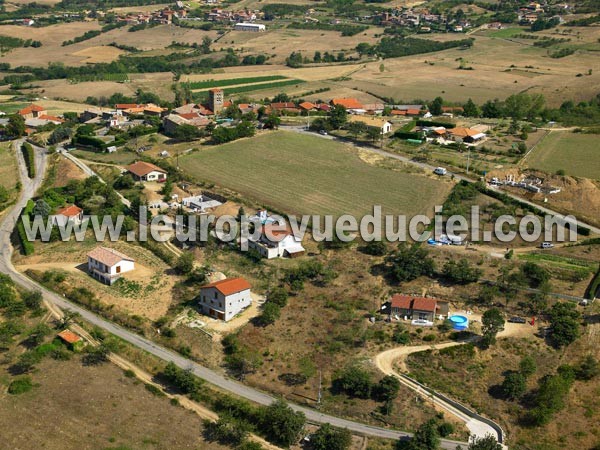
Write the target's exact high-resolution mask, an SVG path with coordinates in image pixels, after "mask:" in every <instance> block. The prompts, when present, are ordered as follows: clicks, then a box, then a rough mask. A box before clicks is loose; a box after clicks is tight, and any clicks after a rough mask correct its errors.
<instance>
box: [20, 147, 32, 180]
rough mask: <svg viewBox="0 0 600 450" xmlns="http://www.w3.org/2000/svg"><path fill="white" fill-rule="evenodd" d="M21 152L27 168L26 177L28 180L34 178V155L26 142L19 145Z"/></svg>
mask: <svg viewBox="0 0 600 450" xmlns="http://www.w3.org/2000/svg"><path fill="white" fill-rule="evenodd" d="M21 152H23V158H24V159H25V165H26V166H27V176H29V178H35V155H34V153H33V147H32V146H31V144H29V143H27V142H23V145H21Z"/></svg>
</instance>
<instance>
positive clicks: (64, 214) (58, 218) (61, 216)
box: [50, 205, 83, 227]
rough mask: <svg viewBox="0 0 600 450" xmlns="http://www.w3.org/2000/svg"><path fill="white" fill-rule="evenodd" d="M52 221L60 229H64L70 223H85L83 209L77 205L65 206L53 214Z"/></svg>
mask: <svg viewBox="0 0 600 450" xmlns="http://www.w3.org/2000/svg"><path fill="white" fill-rule="evenodd" d="M50 220H51V221H52V225H58V226H59V227H64V226H65V225H66V224H67V223H69V222H71V223H73V224H75V225H79V224H80V223H81V222H83V209H81V208H80V207H79V206H77V205H70V206H65V207H64V208H60V209H59V210H57V211H56V213H54V214H52V215H51V216H50Z"/></svg>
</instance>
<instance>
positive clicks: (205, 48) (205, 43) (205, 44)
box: [200, 36, 212, 54]
mask: <svg viewBox="0 0 600 450" xmlns="http://www.w3.org/2000/svg"><path fill="white" fill-rule="evenodd" d="M210 44H212V39H211V38H209V37H208V36H204V37H203V38H202V44H200V51H202V53H204V54H208V53H210Z"/></svg>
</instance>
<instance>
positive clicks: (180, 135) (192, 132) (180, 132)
mask: <svg viewBox="0 0 600 450" xmlns="http://www.w3.org/2000/svg"><path fill="white" fill-rule="evenodd" d="M172 137H173V139H176V140H178V141H182V142H190V141H193V140H195V139H198V138H200V137H202V131H201V130H200V129H199V128H198V127H195V126H194V125H190V124H188V123H184V124H182V125H178V126H177V128H175V130H174V131H173V135H172Z"/></svg>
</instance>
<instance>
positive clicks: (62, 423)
mask: <svg viewBox="0 0 600 450" xmlns="http://www.w3.org/2000/svg"><path fill="white" fill-rule="evenodd" d="M5 370H6V368H5V367H2V368H1V370H0V371H1V373H2V380H5V379H6V377H5ZM32 378H33V379H34V383H35V384H36V386H35V387H34V388H33V389H32V390H31V391H30V392H27V393H25V394H21V395H8V394H4V393H3V394H2V395H1V396H0V422H1V423H2V424H3V427H2V441H3V442H4V444H3V448H13V449H17V448H44V449H47V450H58V449H61V450H71V449H72V450H75V449H77V450H81V449H117V448H118V449H132V450H133V449H135V450H141V449H144V450H166V449H174V448H176V449H181V450H184V449H190V450H191V449H197V448H202V449H207V450H221V449H225V448H227V447H223V446H221V445H218V444H216V443H210V442H207V441H205V440H204V439H203V438H202V429H203V426H202V420H201V419H200V418H199V417H198V416H196V415H195V414H194V413H192V412H190V411H187V410H185V409H183V408H181V407H178V406H173V405H171V404H169V401H168V399H167V398H161V397H157V396H155V395H154V394H152V393H150V392H149V391H148V390H146V389H145V388H144V385H143V384H142V383H140V382H138V381H137V380H136V379H135V378H133V379H132V378H127V377H125V376H124V375H123V371H122V370H120V369H118V368H117V367H115V366H113V365H112V364H105V365H101V366H84V365H83V364H82V362H81V359H80V358H79V357H74V358H73V359H71V360H70V361H55V360H53V359H50V358H48V359H46V360H44V361H43V362H42V363H41V364H40V365H39V370H38V371H36V373H35V374H34V375H33V377H32ZM2 384H3V383H0V385H2ZM2 388H4V386H2ZM3 392H4V389H3ZM24 424H26V425H24ZM24 443H26V444H24Z"/></svg>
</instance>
